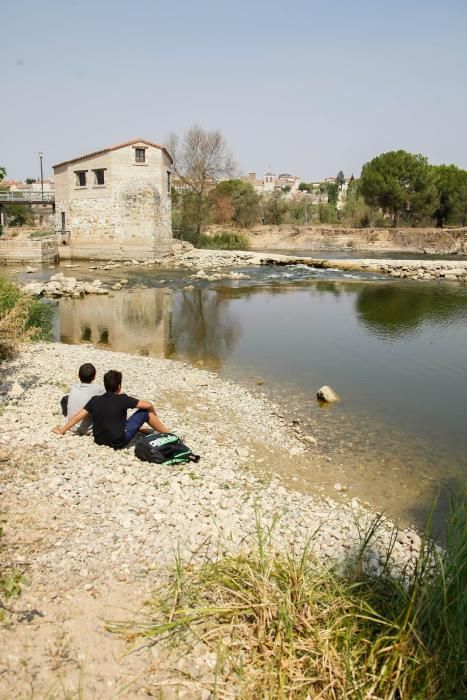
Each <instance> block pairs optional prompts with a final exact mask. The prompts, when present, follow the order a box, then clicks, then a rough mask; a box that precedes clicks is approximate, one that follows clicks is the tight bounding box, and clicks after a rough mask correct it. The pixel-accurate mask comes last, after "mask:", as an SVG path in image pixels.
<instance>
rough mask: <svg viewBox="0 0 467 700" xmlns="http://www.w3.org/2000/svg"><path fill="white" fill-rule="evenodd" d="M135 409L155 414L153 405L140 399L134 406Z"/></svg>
mask: <svg viewBox="0 0 467 700" xmlns="http://www.w3.org/2000/svg"><path fill="white" fill-rule="evenodd" d="M136 408H144V410H146V411H150V412H151V413H155V412H156V411H155V409H154V405H153V404H152V403H151V402H150V401H143V400H141V399H140V400H139V401H138V403H137V404H136Z"/></svg>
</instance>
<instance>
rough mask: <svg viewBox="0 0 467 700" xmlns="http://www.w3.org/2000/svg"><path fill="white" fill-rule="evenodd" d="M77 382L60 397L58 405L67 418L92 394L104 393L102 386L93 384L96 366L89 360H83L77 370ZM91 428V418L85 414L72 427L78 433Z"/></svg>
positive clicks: (85, 402) (80, 433)
mask: <svg viewBox="0 0 467 700" xmlns="http://www.w3.org/2000/svg"><path fill="white" fill-rule="evenodd" d="M78 377H79V381H80V383H79V384H72V385H71V387H70V393H69V394H67V395H66V396H64V397H63V398H62V400H61V401H60V405H61V407H62V413H63V415H64V416H65V418H67V419H68V420H69V419H70V418H72V417H73V416H74V415H76V413H78V411H80V410H81V409H82V408H83V407H84V406H85V405H86V404H87V402H88V401H89V400H90V399H92V397H93V396H97V395H100V394H103V393H104V387H103V386H101V385H96V384H94V380H95V378H96V368H95V367H94V365H92V364H91V363H90V362H85V363H84V365H81V367H80V368H79V370H78ZM90 428H92V418H91V416H87V417H86V418H84V420H82V421H81V423H78V424H77V425H75V427H74V432H76V433H78V434H79V435H87V434H89V431H90Z"/></svg>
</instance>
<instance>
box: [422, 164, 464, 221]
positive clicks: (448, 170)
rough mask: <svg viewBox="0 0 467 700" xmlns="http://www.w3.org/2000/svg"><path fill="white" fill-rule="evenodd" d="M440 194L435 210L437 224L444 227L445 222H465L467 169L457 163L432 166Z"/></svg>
mask: <svg viewBox="0 0 467 700" xmlns="http://www.w3.org/2000/svg"><path fill="white" fill-rule="evenodd" d="M431 168H432V171H433V173H434V177H435V186H436V191H437V194H438V197H437V202H436V204H437V206H436V209H435V210H434V212H433V217H434V218H435V219H436V225H437V226H438V227H439V228H442V227H443V226H444V224H445V223H449V222H452V223H462V225H464V223H465V217H466V211H467V171H466V170H461V169H460V168H458V167H456V166H455V165H433V166H431Z"/></svg>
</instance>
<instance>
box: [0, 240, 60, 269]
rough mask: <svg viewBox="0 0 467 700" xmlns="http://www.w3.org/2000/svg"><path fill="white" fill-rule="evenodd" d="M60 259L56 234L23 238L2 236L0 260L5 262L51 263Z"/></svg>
mask: <svg viewBox="0 0 467 700" xmlns="http://www.w3.org/2000/svg"><path fill="white" fill-rule="evenodd" d="M57 259H58V246H57V239H56V237H55V236H47V237H44V238H35V239H21V238H3V237H2V238H0V261H1V262H5V263H15V262H32V263H41V264H42V263H50V262H55V261H56V260H57Z"/></svg>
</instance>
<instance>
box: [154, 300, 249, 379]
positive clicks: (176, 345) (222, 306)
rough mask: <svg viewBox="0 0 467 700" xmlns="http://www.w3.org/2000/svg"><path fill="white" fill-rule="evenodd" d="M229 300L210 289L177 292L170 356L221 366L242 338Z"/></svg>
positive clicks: (170, 339) (169, 345)
mask: <svg viewBox="0 0 467 700" xmlns="http://www.w3.org/2000/svg"><path fill="white" fill-rule="evenodd" d="M229 302H230V299H229V297H228V296H227V295H225V294H221V293H218V292H217V291H213V290H211V289H206V288H204V289H196V288H195V289H183V290H181V291H180V292H177V293H175V294H174V295H173V311H172V318H171V324H170V331H169V337H168V344H167V352H166V356H167V357H178V358H188V359H190V360H191V361H193V360H194V361H198V362H199V361H202V362H203V363H206V364H208V365H209V367H211V368H212V369H220V367H221V366H222V364H223V360H224V358H225V357H227V356H228V355H229V354H230V353H231V352H232V350H233V348H234V346H235V344H236V342H237V340H238V338H239V337H240V323H239V322H238V320H236V319H235V318H234V317H233V316H232V314H231V311H230V307H229Z"/></svg>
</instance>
